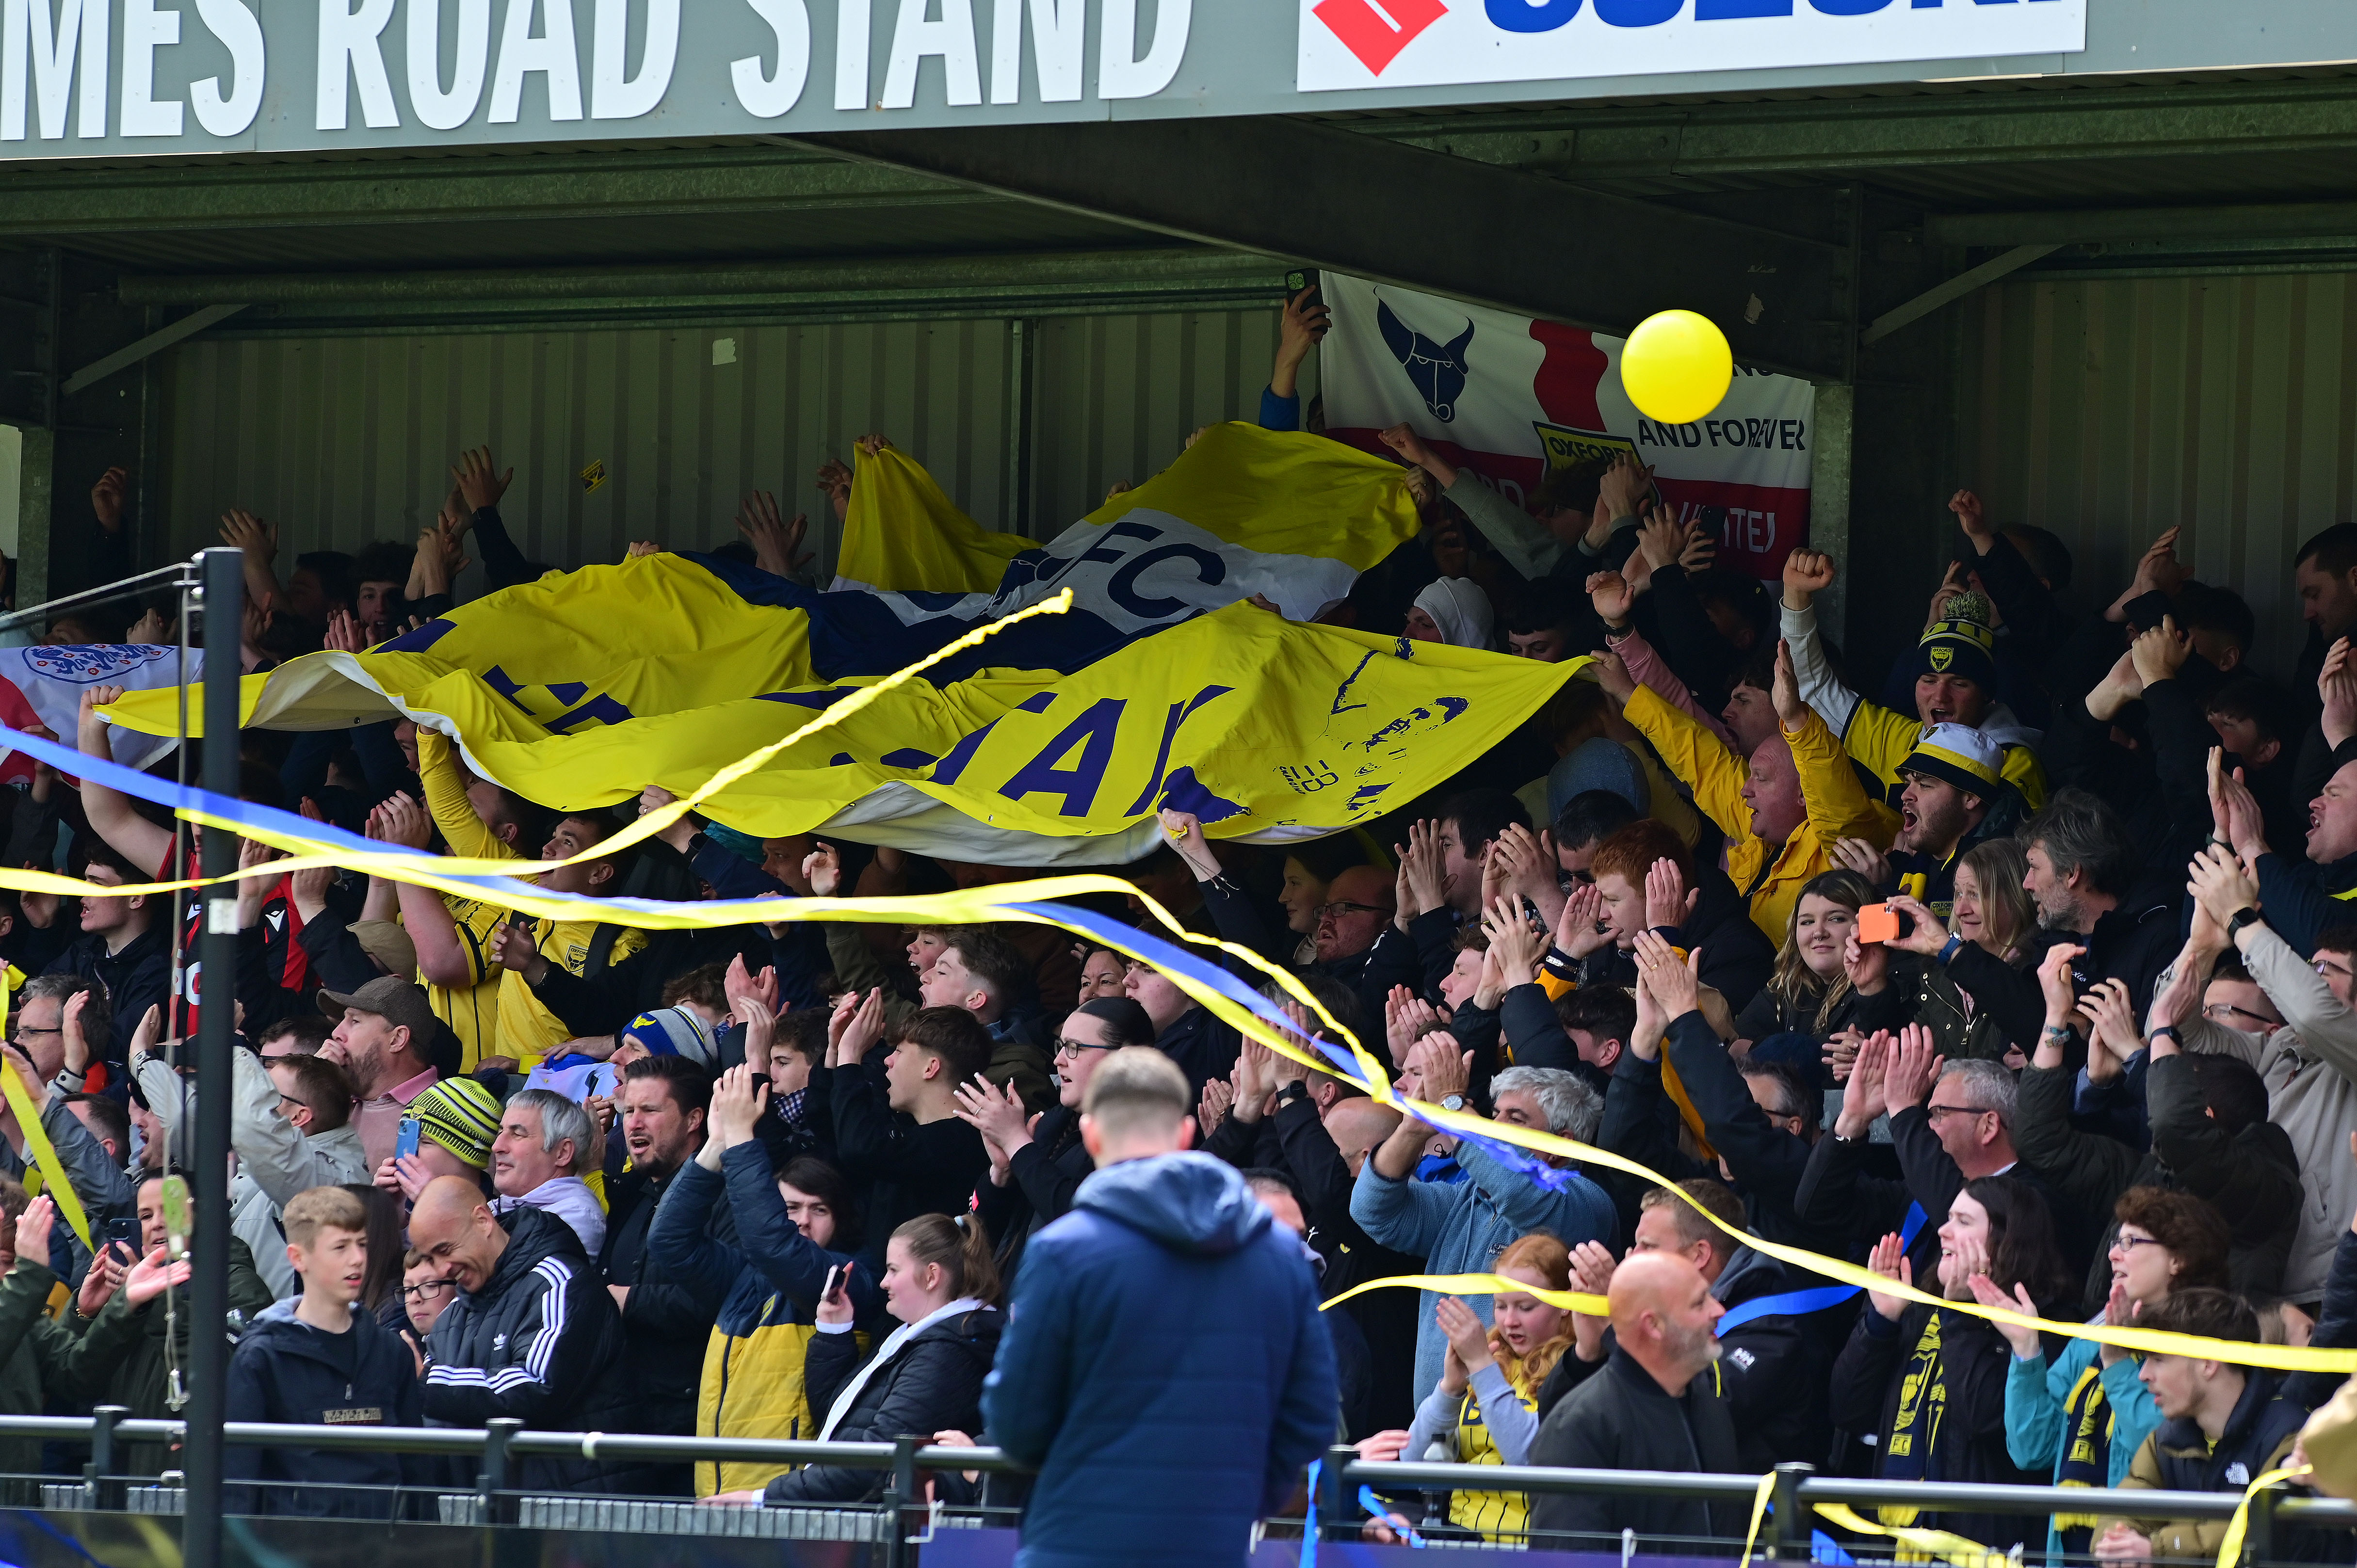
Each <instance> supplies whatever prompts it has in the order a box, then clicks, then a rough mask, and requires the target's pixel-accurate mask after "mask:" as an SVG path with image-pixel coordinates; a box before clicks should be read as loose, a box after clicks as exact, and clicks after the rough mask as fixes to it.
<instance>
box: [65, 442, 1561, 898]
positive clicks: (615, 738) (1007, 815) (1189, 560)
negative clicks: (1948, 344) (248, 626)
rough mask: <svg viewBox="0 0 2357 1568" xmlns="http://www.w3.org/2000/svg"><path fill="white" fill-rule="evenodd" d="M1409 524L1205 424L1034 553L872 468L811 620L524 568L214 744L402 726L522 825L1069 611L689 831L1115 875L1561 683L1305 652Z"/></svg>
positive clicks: (1381, 785) (1457, 759)
mask: <svg viewBox="0 0 2357 1568" xmlns="http://www.w3.org/2000/svg"><path fill="white" fill-rule="evenodd" d="M1415 529H1416V513H1415V505H1414V502H1413V501H1412V500H1411V499H1410V498H1409V496H1408V493H1407V490H1406V488H1405V484H1404V483H1403V482H1402V478H1401V470H1400V469H1399V468H1398V467H1396V466H1394V465H1393V464H1391V463H1389V462H1387V461H1384V460H1383V459H1381V458H1377V457H1373V456H1367V455H1365V454H1362V453H1359V452H1354V451H1352V450H1351V449H1350V448H1348V447H1345V446H1340V444H1338V443H1335V442H1331V441H1327V440H1323V439H1321V438H1319V437H1317V436H1312V435H1297V434H1289V433H1275V432H1270V431H1264V430H1261V429H1259V428H1257V427H1255V426H1252V425H1244V424H1225V425H1219V426H1215V427H1213V428H1212V429H1211V431H1209V432H1208V433H1206V434H1205V435H1203V437H1202V438H1201V439H1200V440H1199V441H1198V442H1197V443H1196V444H1195V445H1194V446H1191V447H1190V448H1189V449H1188V451H1187V452H1186V453H1185V454H1184V455H1182V456H1180V457H1179V460H1178V461H1177V462H1176V463H1174V464H1173V465H1172V466H1171V467H1169V468H1168V469H1166V470H1164V471H1163V472H1162V473H1161V474H1158V475H1157V476H1156V477H1155V478H1152V479H1150V480H1148V481H1147V482H1146V484H1144V485H1142V486H1140V487H1139V488H1138V489H1135V490H1132V491H1129V492H1126V493H1125V494H1123V495H1120V496H1116V497H1114V499H1112V500H1111V501H1109V502H1107V503H1106V505H1105V506H1103V508H1101V509H1099V510H1097V511H1096V512H1094V513H1092V515H1091V516H1089V517H1088V518H1086V519H1085V520H1083V521H1081V522H1079V523H1077V524H1075V525H1074V526H1073V527H1071V528H1070V529H1068V530H1066V531H1065V532H1064V533H1063V534H1061V535H1060V537H1058V538H1057V539H1056V540H1054V541H1053V542H1049V543H1048V544H1045V545H1035V544H1032V543H1030V542H1028V541H1017V540H1016V539H1015V538H1014V536H1012V535H1006V534H997V535H994V534H989V533H986V532H984V531H983V530H982V529H981V528H980V527H979V526H978V525H977V524H975V523H974V521H972V520H971V519H968V518H965V517H963V514H960V513H958V512H956V510H955V509H954V508H953V507H952V506H951V505H950V502H949V500H948V498H947V497H946V496H944V495H943V494H942V491H941V489H940V488H939V487H938V486H936V485H934V484H933V482H932V480H931V478H930V477H929V476H927V475H925V473H924V470H923V469H922V468H921V467H919V466H918V465H917V464H915V463H914V462H913V461H911V460H910V459H909V458H908V457H907V456H903V455H902V454H900V453H898V452H895V451H892V450H891V449H889V448H887V449H885V450H883V451H881V452H878V453H876V454H874V455H872V456H867V455H863V456H862V458H861V462H860V468H859V474H858V478H857V481H856V484H855V485H854V487H853V490H852V505H851V512H850V515H849V517H848V519H847V520H846V532H845V545H844V551H843V555H842V564H843V565H844V567H845V572H844V576H845V578H850V577H851V576H852V575H853V573H854V572H855V571H856V572H857V573H860V574H864V575H862V576H861V577H860V578H859V579H858V584H857V585H851V584H849V583H839V584H838V585H837V589H836V590H835V591H830V592H826V593H817V592H813V591H812V590H810V589H808V588H805V587H802V586H801V585H796V584H793V583H791V582H788V581H786V580H785V579H783V578H780V577H776V576H772V575H770V574H768V573H765V572H762V571H759V570H758V569H756V568H754V567H751V566H748V565H745V564H741V563H738V562H736V561H732V560H728V559H725V558H722V557H717V556H709V555H701V554H660V555H650V556H644V557H640V558H638V559H635V560H630V561H625V562H623V563H621V564H619V565H610V566H608V565H599V566H588V567H584V568H582V569H581V570H579V571H576V572H570V573H554V572H553V573H550V574H549V575H547V576H545V577H543V578H542V579H541V580H540V581H538V582H536V583H533V584H530V585H524V586H521V587H514V588H509V589H505V590H502V591H501V592H499V593H496V594H492V595H490V596H486V597H484V598H481V599H479V600H476V601H474V602H473V603H471V604H468V605H465V606H462V607H459V608H457V609H456V610H453V611H452V612H451V613H450V614H449V615H448V616H447V617H445V618H441V619H438V620H436V621H433V622H430V623H428V624H427V625H425V627H423V628H419V629H418V630H416V631H414V632H410V633H408V634H407V635H405V636H403V637H398V638H395V639H393V640H391V641H389V642H386V643H383V644H382V645H380V646H379V647H377V648H376V649H373V650H370V651H368V652H365V653H359V654H348V653H339V652H327V653H315V654H310V655H307V656H306V657H303V658H300V659H296V660H291V661H289V662H288V663H287V664H286V665H285V666H284V667H282V668H280V669H278V670H275V671H271V672H270V673H269V674H268V675H265V676H253V677H249V678H248V680H247V682H246V686H245V707H246V713H247V720H246V722H247V723H249V724H253V725H262V726H264V727H268V728H278V729H333V728H340V727H343V726H346V725H354V724H365V723H370V722H373V721H375V720H379V719H383V718H387V717H390V716H392V715H393V714H396V713H398V714H407V715H409V716H410V717H412V718H414V719H415V720H416V721H417V723H418V724H419V725H423V726H425V727H430V728H433V729H436V730H438V731H441V732H442V733H444V734H446V735H448V736H451V737H452V738H453V739H454V740H455V741H456V742H457V745H458V746H459V748H460V750H461V752H462V754H463V755H464V756H465V757H466V760H467V763H468V767H470V768H473V769H474V770H475V771H477V772H478V773H479V774H481V775H483V776H484V777H486V778H489V779H494V780H496V781H498V782H499V783H500V784H502V785H505V786H507V787H508V788H510V789H514V790H516V791H517V792H518V793H520V794H522V795H523V796H525V797H526V798H528V799H530V800H537V801H540V802H542V803H543V804H545V805H550V806H554V807H559V808H562V809H565V810H581V809H588V808H592V807H598V806H608V805H613V804H616V803H619V802H620V801H623V800H629V799H630V798H631V797H633V796H635V795H636V794H638V792H639V791H640V789H642V788H643V787H645V786H647V785H649V784H654V785H659V786H661V787H662V788H663V789H668V790H670V791H671V792H672V793H673V794H674V795H680V796H685V795H687V794H689V793H691V792H692V791H694V789H697V788H698V787H699V786H701V785H703V784H704V783H705V781H706V780H707V779H710V778H711V777H712V776H713V775H714V774H715V773H716V772H718V771H719V770H720V769H721V768H725V767H726V766H727V765H728V764H730V763H733V762H736V761H737V760H738V759H739V758H742V757H746V756H748V754H749V753H751V752H753V751H754V750H755V749H756V748H758V747H759V746H764V745H767V744H769V743H770V742H774V741H778V740H781V739H783V738H784V737H786V736H790V735H791V734H793V733H794V731H796V730H797V729H799V728H800V727H801V726H802V725H804V724H805V723H807V722H808V721H809V720H810V719H811V718H812V717H813V715H814V714H817V713H818V712H820V711H822V710H823V709H825V708H827V707H828V706H829V705H830V704H832V703H834V702H835V701H836V700H837V699H839V698H841V697H842V696H844V695H845V694H846V693H850V692H852V691H855V690H856V689H857V688H859V687H861V686H864V685H871V684H875V683H877V682H879V681H880V680H881V679H882V678H883V677H885V676H887V675H889V674H891V673H892V672H894V671H899V670H902V669H905V668H906V667H908V666H909V665H912V664H915V663H917V662H918V661H919V660H922V659H924V658H926V657H928V656H929V655H931V654H933V653H936V652H938V651H940V650H942V649H943V648H945V647H946V646H947V645H948V644H950V643H951V642H952V641H954V640H955V639H958V638H959V637H961V636H963V635H964V634H966V633H967V632H969V631H971V630H973V629H974V628H975V627H977V626H980V625H985V624H988V623H991V622H995V621H996V620H998V619H999V618H1003V617H1006V616H1008V615H1011V614H1013V613H1014V612H1016V611H1018V610H1021V609H1025V608H1028V607H1031V606H1034V605H1038V604H1040V603H1042V602H1044V601H1047V600H1049V599H1050V598H1052V597H1054V596H1058V595H1060V594H1062V593H1063V592H1065V591H1066V590H1070V591H1071V595H1072V600H1071V607H1070V608H1069V609H1068V610H1067V611H1066V612H1065V613H1063V614H1060V615H1040V616H1035V617H1032V618H1028V619H1026V620H1024V621H1023V622H1021V623H1020V624H1018V625H1015V626H1011V627H1008V628H1006V629H1005V630H1003V631H1000V632H998V633H997V634H996V635H995V636H993V637H991V638H990V639H988V640H986V641H985V642H983V643H982V644H981V645H980V646H979V647H978V648H975V649H970V650H961V651H959V652H957V653H955V654H953V655H952V657H950V658H948V659H946V660H942V662H941V663H939V664H937V665H935V666H933V667H932V668H931V669H930V670H929V671H926V672H925V675H924V677H923V678H922V679H920V680H914V681H909V682H906V683H905V684H902V685H899V686H897V687H895V688H893V689H892V690H890V691H888V692H885V693H880V694H879V696H878V697H877V700H876V701H874V702H873V703H869V704H868V705H867V706H866V707H865V708H863V709H861V710H860V711H859V712H857V713H855V714H851V715H850V716H849V717H847V718H845V719H844V720H843V721H842V722H840V723H839V724H836V725H833V726H831V727H829V728H827V729H825V730H823V731H822V732H820V733H818V734H815V735H813V736H808V737H806V738H805V739H802V740H800V741H797V742H796V743H795V744H794V745H793V746H789V747H787V748H785V749H784V750H782V751H781V752H780V753H779V754H778V755H777V756H776V757H772V758H771V759H770V761H769V762H768V763H767V764H766V765H765V766H763V767H761V768H759V769H757V770H755V771H753V772H751V773H749V774H748V775H747V776H746V777H744V778H742V779H737V780H736V781H735V782H733V783H730V784H728V785H727V786H726V787H725V788H724V789H721V790H720V791H719V792H718V793H716V794H715V795H713V796H712V797H711V798H710V799H709V800H706V801H705V803H704V805H703V806H702V807H700V808H699V809H700V810H702V811H705V812H706V813H707V814H708V815H710V816H711V817H712V818H713V819H714V820H716V821H717V822H721V823H723V824H725V825H726V826H728V827H731V828H735V829H737V830H738V831H740V832H747V833H750V834H753V835H755V836H757V837H782V836H785V835H788V834H792V833H800V832H816V831H824V832H829V833H833V834H837V835H840V836H842V837H845V838H849V839H854V840H858V841H863V842H867V843H886V844H894V845H898V846H899V847H902V848H906V849H911V850H916V851H919V852H921V853H926V854H938V855H942V856H946V857H949V858H952V859H958V860H969V861H981V862H990V863H996V864H1001V865H1043V866H1070V865H1106V864H1110V863H1115V862H1120V861H1125V860H1129V859H1133V858H1135V856H1137V855H1139V854H1144V853H1145V852H1146V850H1147V849H1148V848H1150V847H1151V846H1152V845H1153V844H1154V843H1156V842H1157V833H1158V830H1157V826H1156V823H1155V821H1154V814H1155V812H1156V811H1157V809H1159V808H1161V807H1164V806H1169V807H1172V808H1176V809H1179V810H1183V811H1192V812H1194V813H1195V814H1196V815H1198V816H1200V818H1201V819H1202V820H1203V821H1204V822H1205V823H1206V825H1207V826H1208V827H1209V828H1210V830H1211V832H1213V833H1214V834H1215V835H1217V836H1222V837H1237V838H1243V839H1247V840H1252V841H1255V842H1261V843H1283V842H1286V841H1288V840H1293V839H1299V838H1310V837H1316V836H1318V835H1321V834H1324V833H1329V832H1336V831H1339V830H1341V829H1345V828H1348V827H1351V826H1352V825H1353V824H1356V823H1359V822H1365V821H1367V820H1369V819H1371V818H1372V817H1375V816H1378V815H1380V814H1382V813H1383V812H1385V811H1390V810H1391V809H1393V808H1394V807H1396V806H1399V805H1402V804H1405V802H1407V801H1409V800H1414V799H1415V797H1416V796H1417V795H1419V794H1421V793H1423V792H1424V791H1426V790H1427V789H1432V788H1433V787H1435V786H1436V785H1437V784H1439V783H1441V782H1442V781H1443V780H1445V779H1448V777H1449V776H1450V775H1452V774H1454V773H1455V772H1456V771H1457V770H1458V768H1462V767H1463V766H1464V765H1465V764H1466V763H1467V762H1469V761H1470V760H1471V759H1472V758H1474V757H1478V756H1480V754H1481V753H1482V752H1484V751H1486V750H1488V749H1489V748H1490V747H1491V746H1494V745H1496V744H1497V743H1498V742H1499V741H1500V740H1501V739H1503V738H1504V737H1505V736H1506V735H1507V734H1508V733H1510V732H1511V731H1512V729H1513V727H1514V726H1515V725H1518V724H1520V723H1521V722H1522V721H1523V719H1525V718H1526V717H1528V716H1529V715H1530V714H1532V713H1533V712H1534V710H1535V709H1537V707H1538V706H1539V705H1540V704H1541V703H1544V701H1545V700H1546V699H1547V698H1548V697H1549V696H1550V695H1552V694H1553V693H1554V692H1555V689H1556V688H1557V687H1558V686H1560V685H1561V684H1562V682H1564V681H1565V680H1566V678H1568V677H1569V675H1570V674H1571V672H1572V670H1573V668H1574V666H1572V665H1569V664H1562V665H1550V664H1542V663H1538V662H1535V661H1534V660H1523V659H1512V658H1506V657H1502V656H1500V655H1497V654H1491V653H1484V652H1479V651H1474V650H1465V649H1458V648H1450V647H1447V646H1444V645H1440V644H1436V643H1428V642H1411V641H1408V640H1406V639H1403V638H1400V637H1397V636H1393V635H1383V634H1375V633H1369V632H1361V631H1351V630H1345V629H1342V628H1333V627H1325V626H1315V625H1310V624H1308V622H1309V621H1310V620H1311V618H1314V617H1315V616H1317V615H1318V614H1319V613H1320V612H1322V611H1323V610H1325V609H1327V608H1328V607H1330V606H1332V605H1333V604H1335V603H1336V602H1337V601H1339V600H1340V599H1341V598H1343V597H1344V596H1346V595H1347V594H1348V593H1349V592H1350V590H1351V584H1352V583H1353V582H1354V581H1355V580H1356V578H1357V576H1358V575H1359V574H1360V573H1361V571H1364V570H1366V569H1367V568H1369V567H1371V566H1372V565H1374V564H1376V563H1378V562H1379V561H1381V560H1382V559H1383V557H1384V556H1385V555H1387V554H1388V553H1390V552H1391V551H1392V550H1393V549H1394V548H1396V547H1397V546H1398V545H1400V544H1401V543H1403V542H1405V541H1406V540H1408V539H1409V538H1411V537H1413V536H1414V534H1415ZM1013 544H1020V545H1021V546H1022V548H1020V549H1019V550H1014V551H1013V553H1008V554H1005V555H1003V556H1002V555H1001V553H1000V552H1001V551H1002V550H1004V549H1006V548H1008V547H1009V546H1010V545H1013ZM994 560H996V561H1000V562H1002V564H1000V565H999V567H998V568H997V576H996V580H995V582H993V583H991V584H990V585H986V586H976V585H975V584H976V583H977V581H978V580H981V579H982V575H983V574H984V573H985V571H986V570H987V569H988V563H990V562H991V561H994ZM1254 600H1258V601H1261V602H1258V603H1255V602H1251V601H1254ZM1264 604H1266V605H1274V606H1275V609H1274V610H1273V611H1272V610H1271V609H1268V608H1265V607H1263V606H1264ZM175 698H176V693H174V692H172V691H166V692H161V693H137V694H135V695H133V696H131V697H128V698H126V699H125V700H124V702H122V703H118V704H116V705H115V707H114V708H113V710H112V711H111V712H110V714H109V716H110V717H112V718H113V719H114V721H115V722H116V723H118V724H122V725H128V726H130V727H132V728H134V729H138V730H142V731H145V732H148V733H155V734H169V733H171V732H172V730H173V729H174V727H175V726H176V725H177V724H178V703H177V702H176V700H175ZM199 706H200V704H198V703H193V702H192V703H189V710H190V712H191V713H192V714H193V713H195V712H196V711H197V710H198V709H199Z"/></svg>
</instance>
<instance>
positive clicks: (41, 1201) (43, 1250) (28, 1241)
mask: <svg viewBox="0 0 2357 1568" xmlns="http://www.w3.org/2000/svg"><path fill="white" fill-rule="evenodd" d="M57 1217H58V1206H57V1205H56V1204H55V1203H53V1202H51V1201H50V1200H49V1197H48V1194H46V1193H44V1194H43V1195H41V1196H40V1197H37V1198H35V1199H33V1201H32V1202H30V1203H28V1204H27V1205H25V1212H24V1213H22V1214H20V1215H18V1216H17V1217H16V1256H17V1257H19V1258H29V1259H31V1260H32V1261H33V1262H37V1263H39V1264H41V1265H43V1266H44V1267H46V1266H47V1265H48V1261H49V1225H50V1222H51V1221H52V1220H54V1219H57Z"/></svg>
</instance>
